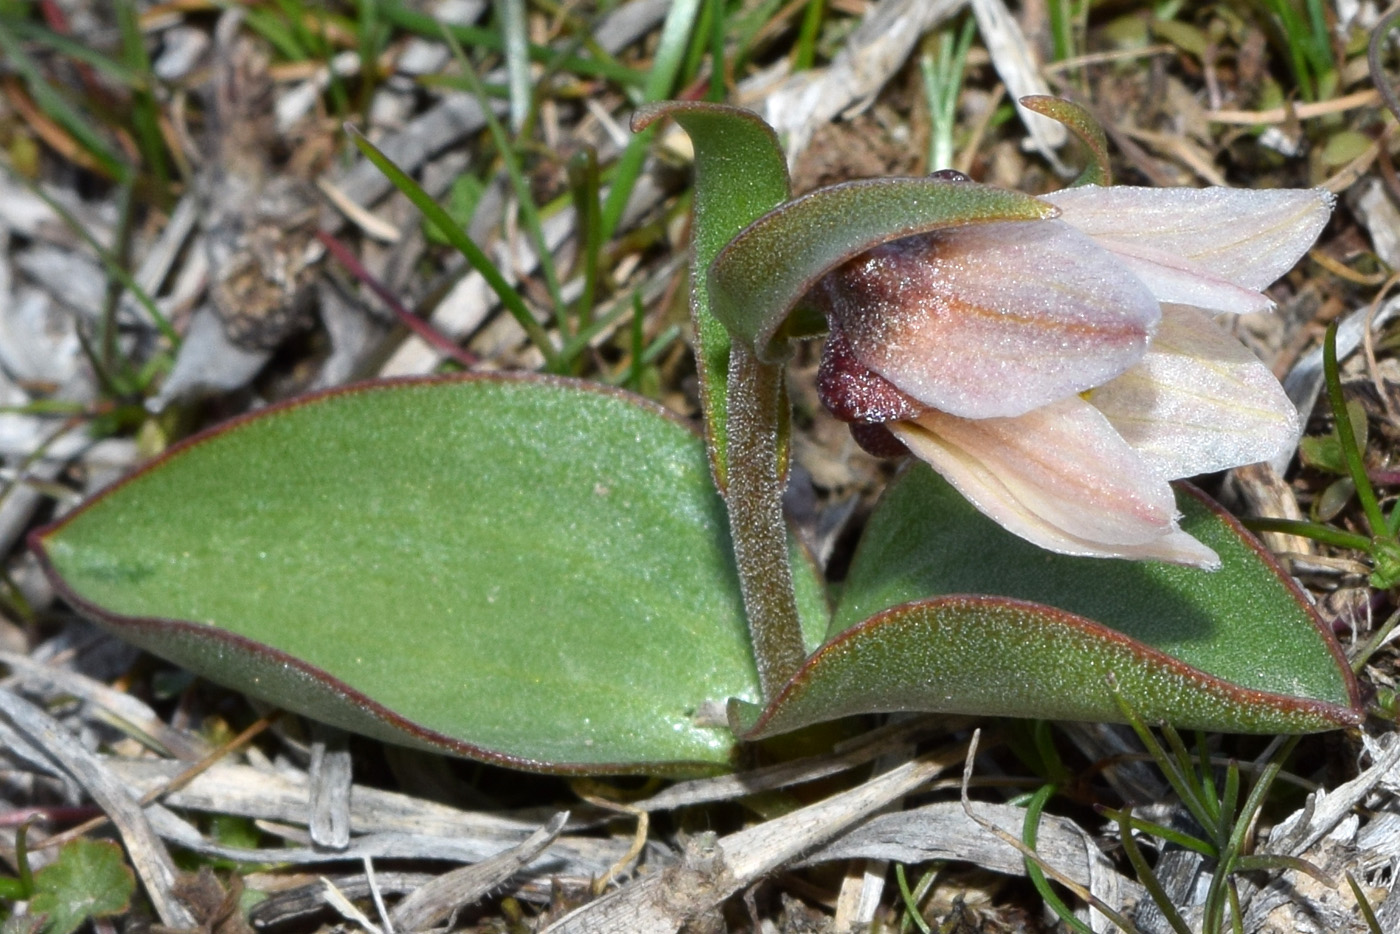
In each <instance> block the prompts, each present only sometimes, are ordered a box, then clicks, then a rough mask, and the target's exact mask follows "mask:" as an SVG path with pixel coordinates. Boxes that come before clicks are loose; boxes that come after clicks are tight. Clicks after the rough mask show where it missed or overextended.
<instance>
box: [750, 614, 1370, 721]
mask: <svg viewBox="0 0 1400 934" xmlns="http://www.w3.org/2000/svg"><path fill="white" fill-rule="evenodd" d="M979 607H983V608H993V609H1006V610H1014V611H1020V612H1026V613H1031V614H1034V615H1036V616H1038V617H1040V618H1041V619H1042V620H1043V621H1044V623H1045V624H1046V625H1051V626H1060V627H1063V628H1065V629H1067V630H1075V631H1077V632H1078V633H1080V634H1082V635H1085V636H1089V637H1092V638H1095V639H1102V640H1104V641H1106V642H1111V643H1115V644H1117V645H1118V646H1119V647H1121V648H1123V649H1125V650H1126V651H1127V652H1129V653H1131V654H1133V655H1136V656H1137V657H1138V658H1139V659H1140V660H1141V661H1143V662H1144V663H1147V664H1152V665H1157V666H1160V667H1162V668H1164V669H1166V670H1167V671H1168V672H1169V673H1170V674H1173V675H1175V676H1177V677H1179V678H1181V679H1182V680H1184V681H1188V682H1193V683H1194V684H1196V685H1197V686H1198V687H1199V688H1200V689H1201V690H1204V691H1207V692H1209V693H1212V694H1215V695H1216V696H1218V697H1222V698H1224V699H1227V700H1230V701H1233V702H1236V703H1239V704H1241V705H1246V706H1260V705H1263V706H1267V707H1269V708H1271V709H1274V710H1278V711H1282V712H1285V713H1288V714H1293V715H1297V716H1299V717H1311V718H1313V719H1315V720H1316V721H1318V723H1317V726H1316V727H1315V728H1313V729H1310V730H1307V731H1303V732H1322V731H1325V730H1328V729H1339V728H1346V727H1352V726H1357V725H1358V724H1360V723H1361V722H1362V721H1363V720H1364V719H1365V711H1364V710H1363V709H1362V708H1361V705H1360V699H1359V689H1358V686H1357V683H1356V678H1355V676H1354V675H1353V674H1352V672H1351V668H1350V666H1348V665H1346V664H1345V663H1343V664H1341V666H1340V670H1341V671H1342V673H1343V678H1344V681H1345V683H1346V689H1347V695H1348V700H1349V705H1348V706H1339V705H1337V704H1332V703H1329V702H1326V701H1319V700H1313V699H1310V698H1302V697H1295V696H1292V695H1288V694H1278V693H1275V692H1272V691H1260V690H1257V689H1254V688H1246V687H1241V686H1240V685H1237V684H1234V683H1232V682H1229V681H1226V680H1224V679H1223V678H1219V677H1216V676H1215V675H1212V674H1209V673H1207V672H1205V671H1202V670H1201V669H1199V668H1196V667H1194V666H1192V665H1188V664H1186V663H1185V662H1183V661H1181V660H1180V659H1178V658H1175V657H1174V656H1171V655H1168V654H1167V653H1165V652H1163V651H1161V650H1160V649H1155V648H1153V647H1152V646H1149V645H1147V644H1145V643H1142V642H1139V641H1137V640H1136V639H1132V638H1129V637H1128V636H1126V635H1124V634H1123V633H1121V632H1119V631H1118V630H1116V629H1112V628H1110V627H1108V626H1106V625H1104V624H1103V623H1100V622H1097V621H1095V620H1092V619H1089V618H1087V617H1083V616H1079V615H1078V614H1075V613H1070V612H1068V611H1065V610H1061V609H1058V608H1056V607H1051V606H1046V605H1045V604H1041V603H1035V602H1033V601H1030V600H1019V599H1016V598H1014V597H996V596H988V595H985V594H947V595H944V596H939V597H930V598H927V599H924V600H912V601H910V602H908V603H901V604H899V605H898V606H892V607H889V608H888V609H885V610H881V611H880V612H879V613H876V614H875V615H874V616H871V617H869V618H868V619H866V620H864V621H862V622H860V623H857V624H856V625H854V626H852V627H851V628H849V629H847V630H845V631H844V632H842V633H840V634H839V635H837V636H835V637H834V638H832V639H830V640H828V641H827V642H826V643H825V644H823V645H822V647H821V648H820V649H818V650H817V651H816V652H814V653H812V654H811V655H810V656H808V658H807V660H806V661H805V662H804V663H803V665H802V667H801V668H800V669H799V670H798V672H797V673H796V674H795V675H793V677H792V679H791V680H790V681H788V683H787V684H786V685H785V686H784V687H783V689H782V690H781V691H780V692H779V693H778V695H777V696H776V697H774V698H773V700H772V701H771V702H769V704H768V705H767V706H766V707H764V708H759V707H758V706H757V705H754V704H748V703H745V702H743V701H739V700H738V699H731V700H730V702H729V708H728V714H729V724H730V729H731V730H732V731H733V732H734V735H735V736H736V737H738V738H739V739H740V740H741V741H743V742H755V741H758V740H762V739H768V738H769V737H771V736H777V735H781V734H782V733H788V732H791V731H793V730H797V729H802V728H803V727H806V726H810V725H811V724H812V723H818V722H822V720H821V719H813V720H810V721H803V722H798V723H795V724H787V725H784V726H782V727H781V729H778V730H770V729H769V724H770V723H771V722H772V721H773V719H774V718H775V717H776V716H777V714H778V713H779V712H780V710H781V708H782V707H783V705H784V704H785V703H786V702H787V701H789V700H791V699H792V698H793V697H794V696H796V695H798V694H799V693H800V692H802V691H803V690H804V689H806V688H807V686H808V685H809V684H810V683H811V682H812V680H813V678H814V677H819V676H820V674H819V672H818V669H819V668H820V667H821V665H822V664H823V662H824V660H825V659H826V658H827V657H828V656H832V655H835V654H837V653H839V652H841V651H842V649H843V648H844V647H845V646H846V645H847V644H848V643H850V642H851V641H853V640H855V639H859V638H861V637H862V636H864V635H866V634H867V633H869V632H870V631H871V630H873V629H876V628H879V627H882V626H890V625H897V624H899V623H900V622H902V621H903V620H904V619H905V617H906V616H907V614H908V613H909V612H910V611H912V610H932V611H935V612H936V611H937V610H939V609H941V608H947V609H950V610H959V611H961V610H969V609H975V608H979ZM1311 615H1313V616H1315V614H1311ZM1334 643H1335V640H1334V639H1330V638H1329V644H1334ZM1110 675H1111V672H1110ZM1124 700H1125V701H1126V702H1127V703H1128V704H1129V705H1132V704H1133V703H1134V698H1132V697H1125V698H1124ZM898 710H899V711H904V710H909V711H922V712H926V713H938V712H947V713H963V714H966V713H969V711H965V710H962V709H957V710H953V709H949V710H946V711H940V710H936V709H925V708H913V707H910V708H903V707H901V708H898ZM754 711H759V712H758V713H757V715H756V716H755V715H754ZM863 712H864V713H890V712H896V711H895V710H873V709H872V710H868V711H863ZM852 713H854V712H842V713H840V714H838V715H836V716H838V717H839V716H848V715H851V714H852ZM835 718H836V717H832V718H830V719H835ZM1222 732H1230V731H1222Z"/></svg>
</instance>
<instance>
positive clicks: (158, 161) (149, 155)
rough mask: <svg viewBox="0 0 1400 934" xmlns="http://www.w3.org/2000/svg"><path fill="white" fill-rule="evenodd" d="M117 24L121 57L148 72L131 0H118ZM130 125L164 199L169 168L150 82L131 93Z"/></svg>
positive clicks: (162, 201)
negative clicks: (120, 38) (119, 0)
mask: <svg viewBox="0 0 1400 934" xmlns="http://www.w3.org/2000/svg"><path fill="white" fill-rule="evenodd" d="M117 26H118V28H119V29H120V31H121V37H122V57H123V58H125V59H126V61H127V64H128V66H130V68H131V69H132V70H133V71H138V72H145V73H147V74H150V71H151V58H150V56H149V55H147V54H146V43H145V40H144V37H143V36H142V34H141V24H140V22H139V21H138V20H137V15H136V10H135V9H134V8H133V4H132V2H131V0H122V2H121V3H118V4H117ZM131 125H132V128H133V129H134V130H135V131H136V144H137V146H139V147H140V149H141V158H142V161H144V162H145V164H146V168H147V169H148V170H149V171H150V173H151V175H152V177H153V179H154V182H155V191H156V198H157V200H158V201H159V202H161V203H164V202H166V201H168V200H169V196H170V168H169V166H168V165H167V164H166V157H165V139H164V138H163V137H162V136H161V133H160V111H159V106H158V105H157V104H156V99H155V95H153V94H152V93H151V90H150V87H149V85H148V86H146V87H144V88H141V89H139V90H136V91H134V92H133V93H132V108H131Z"/></svg>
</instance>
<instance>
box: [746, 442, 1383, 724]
mask: <svg viewBox="0 0 1400 934" xmlns="http://www.w3.org/2000/svg"><path fill="white" fill-rule="evenodd" d="M1178 505H1179V507H1180V508H1181V510H1182V512H1183V513H1184V518H1183V519H1182V523H1181V524H1182V528H1183V529H1185V530H1186V531H1187V532H1189V533H1190V534H1192V535H1194V536H1195V537H1197V538H1198V539H1200V540H1201V541H1203V542H1204V543H1205V544H1207V545H1209V546H1210V547H1211V548H1213V549H1215V551H1216V552H1217V553H1218V554H1219V555H1220V557H1221V560H1222V561H1223V562H1224V566H1223V568H1222V569H1221V570H1219V571H1215V572H1208V571H1201V570H1196V569H1192V568H1185V567H1179V566H1177V565H1169V564H1162V563H1158V562H1130V561H1115V560H1107V559H1098V558H1071V557H1066V556H1063V555H1056V554H1051V553H1049V552H1045V551H1042V550H1040V549H1038V548H1036V547H1035V546H1033V545H1030V544H1028V543H1026V542H1023V541H1022V540H1021V539H1019V538H1016V537H1015V536H1013V535H1011V534H1010V533H1008V532H1006V531H1005V530H1003V529H1001V528H1000V527H999V526H997V525H996V524H995V523H993V522H991V521H990V520H988V519H986V518H984V517H983V516H982V515H981V514H980V513H978V512H977V511H976V510H975V509H973V508H972V507H971V506H969V505H968V504H967V503H966V501H964V500H963V499H962V497H960V496H959V495H958V494H957V493H956V492H955V491H953V489H952V488H951V487H949V486H948V485H947V483H945V482H944V481H943V480H942V479H940V478H939V477H938V476H937V475H936V474H934V473H933V471H931V470H929V469H928V468H927V467H924V466H922V465H917V466H915V467H914V468H913V469H910V470H908V471H907V472H906V473H905V474H903V475H902V476H901V477H900V478H899V479H898V480H897V481H896V482H895V483H894V484H893V485H892V487H891V488H890V489H889V490H887V491H886V493H885V496H884V498H883V499H882V501H881V503H880V505H879V507H878V508H877V509H876V511H875V514H874V515H873V516H872V517H871V521H870V524H869V526H868V527H867V530H866V533H865V537H864V538H863V539H862V541H861V544H860V548H859V550H858V552H857V554H856V558H855V561H854V563H853V565H852V567H851V573H850V577H849V579H848V580H847V583H846V586H845V589H844V591H843V593H842V599H841V603H840V606H839V607H838V608H837V611H836V614H835V617H834V619H833V621H832V630H831V633H830V635H831V638H830V639H829V640H828V642H827V644H826V645H825V646H823V648H822V649H820V650H819V651H818V652H817V653H816V654H815V655H814V656H813V657H812V658H810V659H809V660H808V662H807V664H806V665H805V666H804V668H803V670H802V671H800V672H799V673H798V674H797V676H796V677H795V678H794V679H793V680H792V682H790V683H789V685H788V687H787V688H786V689H785V690H784V692H783V693H782V694H781V695H780V696H779V697H778V698H777V699H776V700H775V702H774V703H773V704H772V705H771V706H770V708H769V709H768V710H767V711H766V712H763V713H762V716H761V717H760V716H759V712H758V711H757V710H755V709H752V708H749V707H747V706H746V705H742V704H740V705H736V713H737V716H738V718H739V720H740V721H741V724H740V725H741V726H743V727H746V728H749V729H751V730H752V732H751V735H750V736H749V738H756V737H758V736H766V735H770V734H772V733H779V732H784V731H786V730H791V729H796V728H797V727H800V726H803V725H805V724H807V723H811V722H814V721H819V720H825V719H831V718H833V717H837V716H844V715H847V714H852V713H863V712H869V711H876V710H936V711H947V712H958V713H979V714H1004V715H1010V716H1022V717H1043V718H1049V719H1074V720H1108V721H1121V720H1122V719H1123V717H1122V713H1121V710H1120V707H1119V703H1118V701H1117V700H1115V697H1114V693H1113V688H1112V684H1113V683H1116V685H1117V688H1118V690H1119V691H1121V696H1122V700H1123V701H1125V702H1126V703H1127V704H1128V705H1129V706H1130V707H1131V708H1132V709H1134V710H1135V711H1136V712H1137V713H1138V714H1139V715H1140V716H1142V717H1143V718H1144V719H1146V720H1148V721H1168V722H1171V723H1172V724H1174V725H1176V726H1179V727H1198V728H1203V729H1212V730H1225V731H1237V732H1310V731H1314V730H1325V729H1334V728H1337V727H1340V726H1347V725H1351V724H1354V723H1356V722H1358V721H1359V719H1360V714H1359V712H1358V706H1359V703H1358V695H1357V688H1356V683H1355V680H1354V679H1353V678H1352V676H1351V672H1350V670H1349V669H1348V667H1347V665H1346V662H1345V659H1344V657H1343V656H1342V654H1341V650H1340V648H1339V647H1338V646H1337V644H1336V642H1335V640H1334V639H1332V637H1331V636H1330V634H1328V633H1327V632H1326V630H1325V627H1324V626H1323V625H1322V623H1321V621H1320V620H1319V619H1318V618H1317V617H1316V615H1315V614H1314V613H1313V612H1312V611H1311V610H1310V609H1309V607H1308V605H1307V602H1306V598H1305V597H1304V596H1303V595H1302V593H1301V592H1300V591H1299V590H1298V589H1297V588H1296V586H1295V585H1293V584H1292V582H1291V581H1289V580H1288V578H1287V577H1286V576H1285V575H1284V574H1283V573H1282V572H1281V571H1280V570H1279V569H1278V567H1277V565H1276V564H1275V563H1274V562H1273V561H1272V559H1270V558H1269V557H1268V556H1267V555H1266V553H1265V552H1264V551H1263V550H1262V548H1261V547H1260V546H1259V545H1258V544H1257V543H1256V542H1255V541H1254V540H1253V539H1252V538H1251V537H1249V535H1248V533H1246V532H1244V531H1243V529H1241V528H1240V527H1239V525H1238V523H1236V522H1235V521H1234V520H1233V519H1230V518H1229V517H1227V516H1226V515H1224V513H1223V512H1220V511H1218V509H1215V508H1212V507H1211V505H1209V504H1208V503H1207V501H1206V500H1205V499H1204V497H1201V496H1200V495H1199V494H1196V493H1193V492H1192V491H1190V490H1189V489H1188V488H1183V489H1181V490H1180V491H1179V495H1178ZM1052 607H1054V608H1052Z"/></svg>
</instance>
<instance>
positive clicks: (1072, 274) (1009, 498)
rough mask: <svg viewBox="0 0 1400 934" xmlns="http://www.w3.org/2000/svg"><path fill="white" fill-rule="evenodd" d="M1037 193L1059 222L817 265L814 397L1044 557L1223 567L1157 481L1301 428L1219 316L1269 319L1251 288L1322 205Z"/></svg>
mask: <svg viewBox="0 0 1400 934" xmlns="http://www.w3.org/2000/svg"><path fill="white" fill-rule="evenodd" d="M1045 200H1047V201H1050V202H1052V203H1053V204H1055V205H1056V206H1057V207H1058V208H1059V209H1060V211H1061V214H1060V216H1059V217H1058V218H1056V219H1054V220H1048V221H1025V222H1003V223H992V224H982V225H969V226H966V227H957V228H951V229H947V230H943V231H938V232H936V233H931V234H926V235H922V236H918V237H910V238H907V239H903V240H898V241H894V242H892V243H888V244H885V245H883V246H881V247H877V248H876V249H874V250H871V251H870V252H868V253H865V254H862V255H861V256H859V257H857V258H855V259H853V260H851V261H850V262H848V263H846V264H845V265H843V266H841V267H840V268H838V269H836V270H834V271H832V272H831V273H828V274H827V275H826V276H825V277H824V278H823V279H822V280H821V282H820V283H819V284H818V285H817V287H816V288H815V289H814V290H813V292H812V295H811V298H812V300H813V301H814V302H815V303H816V304H817V305H818V306H819V307H820V308H821V309H822V310H823V311H824V312H825V313H826V315H827V317H828V320H829V322H830V326H831V333H830V336H829V337H828V342H827V349H826V351H825V353H824V355H823V360H822V370H821V376H820V382H821V389H822V396H823V400H824V401H825V402H826V403H827V405H828V407H830V408H831V409H832V411H833V412H835V413H836V414H837V415H838V416H840V417H842V418H845V419H846V420H847V421H851V422H855V423H857V424H863V425H884V426H885V427H886V428H888V429H889V431H890V432H892V433H893V435H894V437H895V438H897V439H898V440H899V441H900V442H902V443H903V444H904V445H905V446H906V447H907V448H908V450H910V451H911V452H912V453H914V454H915V455H916V456H918V457H919V458H921V459H923V460H925V461H927V462H928V463H929V464H930V465H932V466H933V468H934V469H935V470H937V471H938V472H939V473H941V474H942V475H943V476H944V477H946V478H947V479H948V481H949V482H950V483H952V484H953V486H954V487H956V488H957V489H958V490H959V492H961V493H962V494H963V495H964V496H965V497H967V499H968V500H969V501H970V502H971V503H972V504H973V505H974V506H976V507H977V508H978V509H980V510H981V511H982V512H984V513H986V514H987V515H988V516H990V517H991V518H993V519H995V520H996V521H997V522H999V523H1000V524H1001V525H1003V526H1005V527H1006V528H1007V529H1008V530H1010V531H1011V532H1014V533H1015V534H1017V535H1019V536H1021V537H1022V538H1025V539H1027V540H1029V541H1031V542H1034V543H1035V544H1037V545H1040V546H1042V547H1044V548H1047V549H1050V550H1051V551H1056V552H1061V553H1063V554H1072V555H1091V556H1098V557H1119V558H1154V559H1159V560H1163V561H1172V562H1177V563H1181V564H1189V565H1195V566H1199V567H1215V566H1217V565H1218V564H1219V559H1218V558H1217V556H1216V555H1215V553H1214V552H1213V551H1211V549H1209V548H1207V547H1206V546H1205V545H1203V544H1201V543H1200V542H1199V541H1197V540H1196V539H1194V538H1192V537H1191V536H1190V535H1188V534H1186V533H1185V532H1183V531H1182V530H1181V529H1180V528H1179V526H1178V525H1177V512H1176V504H1175V499H1174V496H1173V493H1172V490H1171V487H1170V486H1169V484H1168V481H1170V480H1174V479H1179V478H1183V477H1190V476H1194V475H1196V474H1201V473H1208V472H1211V471H1216V470H1223V469H1226V468H1229V467H1235V466H1239V465H1243V464H1250V463H1254V462H1256V461H1261V460H1266V459H1268V458H1271V457H1273V456H1274V455H1275V454H1276V453H1278V452H1279V451H1281V450H1285V449H1287V448H1288V447H1290V446H1291V445H1293V444H1294V443H1295V442H1296V440H1297V437H1298V434H1299V432H1300V424H1299V418H1298V412H1297V410H1296V409H1295V408H1294V406H1293V404H1292V403H1291V402H1290V401H1289V400H1288V398H1287V396H1285V395H1284V393H1283V390H1282V388H1281V387H1280V386H1279V384H1278V381H1277V380H1276V379H1275V378H1274V376H1273V374H1272V373H1270V371H1269V370H1268V368H1267V367H1265V366H1264V365H1263V364H1262V363H1261V362H1260V361H1259V360H1258V359H1257V358H1255V357H1254V355H1253V354H1251V353H1250V352H1249V351H1248V350H1246V349H1245V348H1244V347H1243V346H1242V345H1241V344H1240V343H1239V342H1238V341H1237V340H1235V339H1234V338H1233V337H1231V336H1230V335H1229V334H1227V333H1226V332H1225V331H1223V330H1221V328H1220V327H1219V326H1217V325H1216V324H1215V322H1214V321H1213V320H1212V317H1211V316H1212V315H1213V314H1216V313H1220V312H1237V313H1245V312H1253V311H1263V310H1267V309H1268V308H1270V307H1272V303H1271V302H1270V300H1269V299H1268V298H1267V297H1266V296H1265V295H1264V294H1262V292H1261V291H1260V290H1261V289H1263V288H1265V287H1266V286H1268V285H1269V284H1270V283H1271V282H1273V281H1274V280H1275V279H1277V278H1278V277H1279V276H1281V275H1283V274H1284V273H1285V272H1287V271H1288V270H1289V269H1290V268H1292V266H1293V264H1294V263H1296V262H1297V261H1298V259H1299V258H1300V257H1301V256H1302V255H1303V253H1304V252H1305V251H1306V250H1307V249H1308V247H1310V246H1311V245H1312V243H1313V241H1314V240H1316V239H1317V236H1318V234H1319V233H1320V232H1321V230H1322V228H1323V226H1325V225H1326V223H1327V219H1328V217H1329V215H1330V213H1331V209H1332V202H1333V197H1332V195H1331V194H1330V193H1328V192H1326V191H1323V190H1320V189H1314V190H1272V191H1246V190H1236V189H1226V188H1207V189H1186V188H1175V189H1153V188H1127V187H1113V188H1099V187H1094V186H1086V187H1083V188H1072V189H1067V190H1064V191H1060V192H1056V193H1054V194H1051V195H1046V196H1045ZM866 434H867V435H868V434H869V433H868V432H866ZM859 436H860V435H859V433H858V437H859Z"/></svg>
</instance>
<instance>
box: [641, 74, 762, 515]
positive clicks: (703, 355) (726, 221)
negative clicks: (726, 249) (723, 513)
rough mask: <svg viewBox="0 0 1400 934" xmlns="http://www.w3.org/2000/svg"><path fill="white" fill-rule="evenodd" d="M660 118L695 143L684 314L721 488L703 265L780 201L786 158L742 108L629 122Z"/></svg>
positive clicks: (724, 375)
mask: <svg viewBox="0 0 1400 934" xmlns="http://www.w3.org/2000/svg"><path fill="white" fill-rule="evenodd" d="M663 117H670V118H671V119H673V120H675V121H676V123H678V124H680V126H681V128H682V129H683V130H685V131H686V133H687V134H689V136H690V139H691V143H692V144H693V145H694V147H695V219H694V222H693V224H692V229H691V232H690V241H691V263H690V268H691V279H692V281H691V286H690V313H691V316H692V318H693V319H694V321H695V365H696V369H697V370H698V371H699V377H700V401H701V403H702V407H703V409H704V411H705V437H706V439H707V441H708V442H709V448H710V457H711V460H712V461H713V469H714V473H715V480H716V482H718V483H719V485H720V487H721V488H723V487H724V485H725V476H726V473H725V465H726V463H727V460H726V459H727V456H728V455H727V452H728V450H729V444H728V429H727V424H728V418H729V404H728V403H729V393H728V384H729V332H728V331H726V330H725V328H724V325H722V324H720V322H719V321H718V320H717V319H716V318H715V316H714V314H713V313H712V312H711V310H710V304H711V300H710V286H709V281H708V280H707V279H706V278H705V275H704V270H706V269H708V268H709V267H710V263H711V262H712V261H713V260H714V258H715V255H716V254H717V253H719V251H720V248H721V247H723V246H724V245H725V244H726V243H728V242H729V241H730V240H731V239H732V238H733V237H734V236H735V235H736V234H737V233H739V231H741V230H743V229H744V228H745V227H746V226H748V225H749V223H750V222H752V221H753V220H754V219H755V218H757V217H759V216H760V215H762V214H763V213H764V212H765V211H768V210H769V209H771V208H773V207H776V206H777V205H779V204H781V203H782V202H784V201H786V200H787V198H788V194H789V190H788V173H787V160H786V159H785V157H784V156H783V150H782V148H781V147H780V146H779V145H778V138H777V137H776V136H775V135H774V134H773V128H772V127H770V126H769V125H768V124H766V123H764V122H763V121H762V120H761V119H759V117H758V115H757V114H754V113H751V112H749V111H747V110H740V109H739V108H737V107H728V106H725V105H723V104H707V103H699V102H679V101H672V102H668V103H664V104H654V105H651V106H648V107H643V108H641V109H640V110H638V111H637V114H636V116H635V117H634V118H633V120H632V127H633V129H635V130H637V131H641V130H644V129H646V128H647V127H648V126H650V125H651V124H652V123H654V122H655V121H657V120H659V119H661V118H663ZM697 270H698V272H697Z"/></svg>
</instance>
